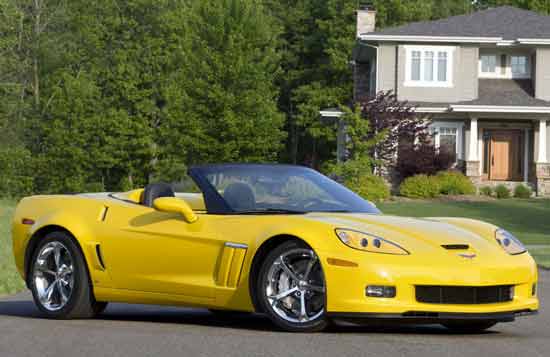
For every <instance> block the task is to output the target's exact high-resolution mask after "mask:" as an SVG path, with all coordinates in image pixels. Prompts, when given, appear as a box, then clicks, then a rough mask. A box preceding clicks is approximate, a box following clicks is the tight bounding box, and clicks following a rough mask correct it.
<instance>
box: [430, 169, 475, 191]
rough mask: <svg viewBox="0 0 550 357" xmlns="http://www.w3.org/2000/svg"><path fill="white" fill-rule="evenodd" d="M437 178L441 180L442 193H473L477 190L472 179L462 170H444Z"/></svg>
mask: <svg viewBox="0 0 550 357" xmlns="http://www.w3.org/2000/svg"><path fill="white" fill-rule="evenodd" d="M435 179H436V180H437V181H438V182H439V192H440V193H441V194H442V195H473V194H474V193H475V192H476V188H475V186H474V184H473V183H472V181H471V180H470V179H469V178H468V177H466V176H464V174H462V173H461V172H457V171H442V172H439V173H438V174H437V175H436V176H435Z"/></svg>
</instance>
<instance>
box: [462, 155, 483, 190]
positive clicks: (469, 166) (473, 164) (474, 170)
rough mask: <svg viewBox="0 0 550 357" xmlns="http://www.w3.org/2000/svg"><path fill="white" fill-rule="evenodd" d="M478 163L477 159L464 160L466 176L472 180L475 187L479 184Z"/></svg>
mask: <svg viewBox="0 0 550 357" xmlns="http://www.w3.org/2000/svg"><path fill="white" fill-rule="evenodd" d="M480 165H481V163H480V162H479V161H466V176H468V177H469V178H470V180H472V182H473V183H474V185H475V186H476V187H480V186H481V175H480V174H479V172H480Z"/></svg>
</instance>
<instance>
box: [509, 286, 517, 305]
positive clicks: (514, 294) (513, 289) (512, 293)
mask: <svg viewBox="0 0 550 357" xmlns="http://www.w3.org/2000/svg"><path fill="white" fill-rule="evenodd" d="M515 296H516V288H515V287H514V286H512V287H510V301H512V300H514V297H515Z"/></svg>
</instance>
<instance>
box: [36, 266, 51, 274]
mask: <svg viewBox="0 0 550 357" xmlns="http://www.w3.org/2000/svg"><path fill="white" fill-rule="evenodd" d="M36 269H37V270H38V271H39V272H41V273H46V274H49V275H53V276H55V272H54V271H53V270H51V269H48V267H46V266H44V265H43V264H38V265H37V266H36Z"/></svg>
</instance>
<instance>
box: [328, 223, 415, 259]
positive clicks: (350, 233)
mask: <svg viewBox="0 0 550 357" xmlns="http://www.w3.org/2000/svg"><path fill="white" fill-rule="evenodd" d="M336 236H337V237H338V239H340V241H341V242H342V243H344V244H345V245H347V246H348V247H350V248H353V249H358V250H364V251H366V252H372V253H385V254H396V255H408V254H409V252H407V251H406V250H405V249H403V248H401V247H400V246H399V245H397V244H395V243H393V242H390V241H389V240H387V239H384V238H380V237H377V236H375V235H372V234H368V233H363V232H358V231H354V230H351V229H336Z"/></svg>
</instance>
